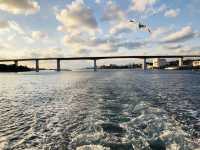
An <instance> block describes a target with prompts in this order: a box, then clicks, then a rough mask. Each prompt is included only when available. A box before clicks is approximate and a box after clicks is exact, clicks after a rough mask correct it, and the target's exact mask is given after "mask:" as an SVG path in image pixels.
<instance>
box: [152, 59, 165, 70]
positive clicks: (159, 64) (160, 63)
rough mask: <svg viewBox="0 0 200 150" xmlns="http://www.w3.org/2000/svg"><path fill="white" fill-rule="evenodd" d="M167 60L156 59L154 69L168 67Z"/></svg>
mask: <svg viewBox="0 0 200 150" xmlns="http://www.w3.org/2000/svg"><path fill="white" fill-rule="evenodd" d="M167 64H168V63H167V61H166V59H161V58H154V59H153V68H163V67H165V66H166V65H167Z"/></svg>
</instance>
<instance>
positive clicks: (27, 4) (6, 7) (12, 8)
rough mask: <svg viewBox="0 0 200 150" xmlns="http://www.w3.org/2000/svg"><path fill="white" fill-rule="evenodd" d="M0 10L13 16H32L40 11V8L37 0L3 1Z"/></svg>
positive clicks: (0, 3) (0, 2)
mask: <svg viewBox="0 0 200 150" xmlns="http://www.w3.org/2000/svg"><path fill="white" fill-rule="evenodd" d="M0 10H2V11H6V12H9V13H12V14H25V15H30V14H33V13H36V12H37V11H39V10H40V6H39V4H38V2H37V1H35V0H1V1H0Z"/></svg>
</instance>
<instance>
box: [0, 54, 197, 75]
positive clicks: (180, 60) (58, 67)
mask: <svg viewBox="0 0 200 150" xmlns="http://www.w3.org/2000/svg"><path fill="white" fill-rule="evenodd" d="M197 57H200V55H144V56H141V55H138V56H99V57H60V58H59V57H50V58H20V59H0V62H14V64H15V65H16V66H17V65H18V62H22V61H35V70H36V72H39V70H40V67H39V61H42V60H56V61H57V71H61V65H60V62H61V61H63V60H93V62H94V71H96V70H97V60H102V59H130V58H138V59H142V60H143V63H142V68H143V69H144V70H146V69H147V59H152V58H177V59H178V60H179V66H182V65H183V59H184V58H197Z"/></svg>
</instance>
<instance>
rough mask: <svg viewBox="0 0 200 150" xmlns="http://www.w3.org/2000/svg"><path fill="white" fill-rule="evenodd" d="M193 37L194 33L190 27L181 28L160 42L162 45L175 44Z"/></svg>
mask: <svg viewBox="0 0 200 150" xmlns="http://www.w3.org/2000/svg"><path fill="white" fill-rule="evenodd" d="M194 36H195V33H194V32H193V30H192V28H191V27H190V26H186V27H183V28H182V29H181V30H180V31H177V32H175V33H171V34H169V35H167V36H166V37H165V38H163V39H162V40H161V41H162V42H163V43H175V42H181V41H185V40H188V39H191V38H193V37H194Z"/></svg>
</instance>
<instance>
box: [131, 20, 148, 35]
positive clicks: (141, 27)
mask: <svg viewBox="0 0 200 150" xmlns="http://www.w3.org/2000/svg"><path fill="white" fill-rule="evenodd" d="M129 22H134V23H137V22H136V21H135V20H129ZM137 24H138V28H139V29H145V30H146V31H148V32H149V33H151V30H150V28H149V27H147V26H146V25H145V24H142V23H140V22H139V23H137Z"/></svg>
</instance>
